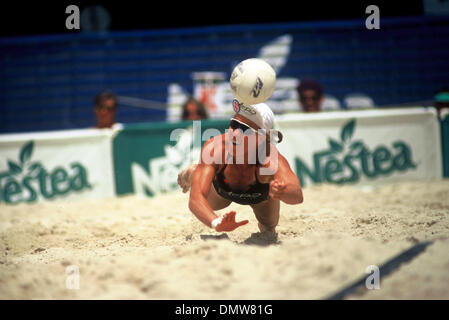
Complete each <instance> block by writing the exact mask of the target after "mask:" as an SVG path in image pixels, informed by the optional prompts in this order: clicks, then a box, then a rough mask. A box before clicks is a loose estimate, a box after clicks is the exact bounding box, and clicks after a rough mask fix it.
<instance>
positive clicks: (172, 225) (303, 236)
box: [0, 179, 449, 300]
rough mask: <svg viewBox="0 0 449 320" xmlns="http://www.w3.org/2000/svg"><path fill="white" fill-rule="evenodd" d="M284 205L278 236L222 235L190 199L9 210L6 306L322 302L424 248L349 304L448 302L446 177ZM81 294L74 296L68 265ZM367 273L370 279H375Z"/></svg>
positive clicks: (347, 190)
mask: <svg viewBox="0 0 449 320" xmlns="http://www.w3.org/2000/svg"><path fill="white" fill-rule="evenodd" d="M303 192H304V203H303V204H300V205H295V206H290V205H286V204H284V203H282V204H281V217H280V222H279V226H278V227H277V236H273V235H272V234H269V233H260V232H258V228H257V221H256V219H255V217H254V215H253V213H252V211H251V208H250V207H249V206H241V205H238V204H231V205H230V206H229V207H228V208H226V209H223V210H221V211H219V212H220V213H226V212H229V211H231V210H235V211H237V220H238V221H239V220H243V219H248V220H249V221H250V222H249V224H247V225H245V226H243V227H241V228H238V229H236V230H235V231H233V232H230V233H217V232H215V231H213V230H212V229H209V228H207V227H206V226H204V225H203V224H201V223H200V222H199V221H198V220H197V219H196V218H195V217H194V216H193V215H192V214H191V213H190V211H189V210H188V194H183V193H182V192H180V191H175V192H172V193H168V194H163V195H159V196H157V197H154V198H142V197H137V196H133V195H129V196H123V197H117V198H109V199H102V200H89V201H82V202H69V201H62V200H61V201H55V202H45V203H37V204H19V205H14V206H5V205H1V206H0V252H1V256H0V298H1V299H243V300H244V299H322V298H326V297H328V296H329V295H331V294H332V293H335V292H336V291H338V290H340V289H342V288H344V287H345V286H347V285H349V284H351V283H352V282H353V281H355V280H356V279H358V278H360V277H361V276H363V275H364V274H366V273H365V270H366V268H367V266H369V265H378V266H380V265H381V264H382V263H383V262H385V261H387V260H388V259H390V258H391V257H394V256H395V255H398V254H399V253H401V252H403V251H404V250H406V249H408V248H410V247H411V246H413V245H414V244H416V243H419V242H423V241H428V240H433V241H434V243H433V244H432V245H430V246H429V247H428V248H427V249H426V250H425V251H424V252H423V253H421V254H420V255H418V256H417V257H415V258H414V259H412V260H411V261H409V262H407V263H404V264H403V265H401V266H400V267H399V268H398V269H397V270H395V271H394V272H392V273H391V274H389V275H387V276H385V277H382V274H381V275H380V289H378V290H368V289H364V290H361V293H360V294H351V295H349V296H348V297H346V298H347V299H448V298H449V287H448V284H449V273H448V272H447V270H449V254H448V253H449V237H448V235H449V197H448V195H449V180H447V179H445V180H442V181H433V182H407V183H396V184H389V185H385V186H379V187H372V188H363V189H362V188H359V187H358V188H356V187H351V186H336V185H328V184H323V185H315V186H309V187H306V188H304V190H303ZM73 267H75V268H77V269H78V271H79V289H68V288H67V279H68V277H70V276H71V275H72V274H71V273H67V272H68V269H70V268H73ZM366 276H368V274H366Z"/></svg>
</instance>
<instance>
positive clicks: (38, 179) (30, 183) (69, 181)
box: [0, 141, 92, 204]
mask: <svg viewBox="0 0 449 320" xmlns="http://www.w3.org/2000/svg"><path fill="white" fill-rule="evenodd" d="M33 148H34V142H33V141H30V142H28V143H27V144H25V145H24V146H23V147H22V148H21V150H20V152H19V162H18V163H17V162H14V161H12V160H7V164H8V168H9V169H8V171H5V172H1V173H0V187H1V190H0V201H4V202H5V203H8V204H14V203H19V202H22V201H25V202H34V201H36V200H37V199H38V196H39V195H42V196H43V197H44V198H45V199H52V198H54V197H55V196H57V195H65V194H68V193H69V192H70V191H81V190H84V189H90V188H92V186H91V185H90V183H89V181H88V172H87V169H86V168H85V167H83V165H82V164H81V163H73V164H72V165H71V168H72V169H73V172H72V173H73V175H72V176H70V175H69V173H68V172H67V170H66V169H64V168H63V167H56V168H55V169H54V170H53V171H47V169H46V168H44V166H43V165H42V164H41V163H40V162H30V159H31V155H32V152H33Z"/></svg>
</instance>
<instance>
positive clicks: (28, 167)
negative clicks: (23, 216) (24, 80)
mask: <svg viewBox="0 0 449 320" xmlns="http://www.w3.org/2000/svg"><path fill="white" fill-rule="evenodd" d="M113 133H114V131H113V130H110V129H102V130H99V129H84V130H64V131H51V132H36V133H26V134H25V133H24V134H6V135H0V187H1V189H0V204H1V203H7V204H14V203H23V202H36V201H41V200H55V199H69V200H79V199H87V198H101V197H108V196H114V194H115V191H114V177H113V172H114V171H113V170H112V153H111V146H112V136H113Z"/></svg>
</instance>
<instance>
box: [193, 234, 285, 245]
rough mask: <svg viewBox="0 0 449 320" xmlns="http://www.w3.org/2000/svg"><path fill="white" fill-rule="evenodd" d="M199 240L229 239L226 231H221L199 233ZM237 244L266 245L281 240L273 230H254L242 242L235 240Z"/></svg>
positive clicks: (279, 242) (274, 243) (277, 242)
mask: <svg viewBox="0 0 449 320" xmlns="http://www.w3.org/2000/svg"><path fill="white" fill-rule="evenodd" d="M200 238H201V240H203V241H206V240H231V239H230V238H229V236H228V235H227V234H226V233H222V234H219V235H212V234H202V235H200ZM237 243H238V244H243V245H250V246H261V247H267V246H271V245H277V244H281V241H278V234H277V233H274V232H256V233H253V234H251V236H250V237H249V238H248V239H246V240H244V241H243V242H237Z"/></svg>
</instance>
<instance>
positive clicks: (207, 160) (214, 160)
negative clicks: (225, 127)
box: [201, 133, 226, 167]
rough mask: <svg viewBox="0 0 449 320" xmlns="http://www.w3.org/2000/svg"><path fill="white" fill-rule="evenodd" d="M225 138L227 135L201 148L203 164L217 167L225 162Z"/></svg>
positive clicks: (217, 137)
mask: <svg viewBox="0 0 449 320" xmlns="http://www.w3.org/2000/svg"><path fill="white" fill-rule="evenodd" d="M225 138H226V134H224V133H223V134H221V135H218V136H215V137H212V138H210V139H209V140H207V141H206V142H205V143H204V145H203V147H202V148H201V164H206V165H213V166H214V167H216V166H218V165H220V164H223V163H224V162H225Z"/></svg>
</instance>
